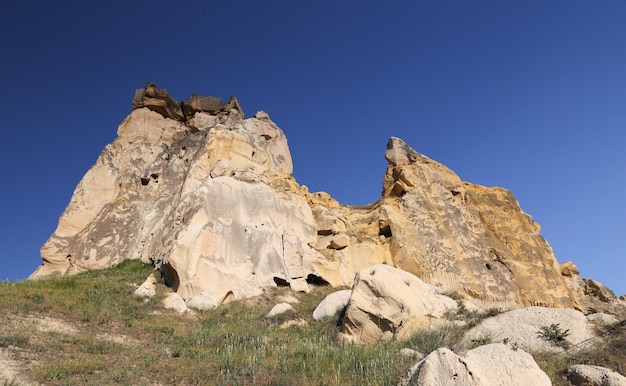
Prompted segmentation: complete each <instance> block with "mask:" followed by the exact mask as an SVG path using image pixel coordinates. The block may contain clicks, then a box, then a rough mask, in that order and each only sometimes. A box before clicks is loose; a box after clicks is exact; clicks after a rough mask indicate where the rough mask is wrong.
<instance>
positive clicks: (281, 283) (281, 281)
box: [274, 276, 289, 287]
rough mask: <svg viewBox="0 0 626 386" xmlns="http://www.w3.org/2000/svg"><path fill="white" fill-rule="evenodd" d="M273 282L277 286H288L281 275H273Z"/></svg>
mask: <svg viewBox="0 0 626 386" xmlns="http://www.w3.org/2000/svg"><path fill="white" fill-rule="evenodd" d="M274 283H276V285H277V286H279V287H289V282H288V281H287V280H285V279H283V278H281V277H277V276H274Z"/></svg>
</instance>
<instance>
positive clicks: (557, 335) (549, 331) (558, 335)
mask: <svg viewBox="0 0 626 386" xmlns="http://www.w3.org/2000/svg"><path fill="white" fill-rule="evenodd" d="M538 333H539V337H540V338H541V339H544V340H547V341H548V342H552V343H554V344H556V345H557V346H559V347H563V348H567V341H566V340H565V338H567V337H568V336H569V335H570V333H569V329H567V330H563V329H561V326H559V324H558V323H552V324H551V325H549V326H542V327H541V328H540V329H539V332H538Z"/></svg>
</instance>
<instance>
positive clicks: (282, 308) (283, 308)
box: [265, 303, 296, 318]
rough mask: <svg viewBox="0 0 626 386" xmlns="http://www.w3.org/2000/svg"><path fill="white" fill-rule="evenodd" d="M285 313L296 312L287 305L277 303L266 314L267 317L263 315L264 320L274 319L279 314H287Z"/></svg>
mask: <svg viewBox="0 0 626 386" xmlns="http://www.w3.org/2000/svg"><path fill="white" fill-rule="evenodd" d="M287 312H296V310H295V309H294V308H293V306H292V305H291V304H289V303H278V304H277V305H275V306H274V307H272V309H271V310H270V312H268V313H267V315H265V317H266V318H274V317H276V316H278V315H281V314H284V313H287Z"/></svg>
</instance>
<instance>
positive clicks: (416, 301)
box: [341, 264, 457, 344]
mask: <svg viewBox="0 0 626 386" xmlns="http://www.w3.org/2000/svg"><path fill="white" fill-rule="evenodd" d="M456 307H457V303H456V301H454V300H452V299H451V298H449V297H447V296H445V295H443V294H442V293H441V290H439V289H438V288H436V287H434V286H431V285H428V284H426V283H424V282H423V281H421V280H420V279H418V278H417V277H415V276H414V275H412V274H410V273H408V272H404V271H402V270H400V269H398V268H394V267H391V266H388V265H384V264H378V265H374V266H372V267H369V268H365V269H363V270H361V271H359V273H358V274H357V276H356V279H355V282H354V286H353V287H352V294H351V296H350V301H349V302H348V306H347V308H346V312H345V315H344V317H343V320H342V330H341V337H342V338H343V339H345V340H347V341H350V342H354V343H357V344H374V343H378V342H381V341H389V340H391V339H392V338H394V337H395V338H397V339H399V340H404V339H408V338H410V336H411V335H412V334H413V333H415V332H416V331H418V330H420V329H423V328H426V327H428V326H429V325H430V324H431V323H432V322H433V321H435V320H437V319H440V318H442V317H443V316H444V314H445V313H446V312H448V311H450V310H454V309H456Z"/></svg>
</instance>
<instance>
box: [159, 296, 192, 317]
mask: <svg viewBox="0 0 626 386" xmlns="http://www.w3.org/2000/svg"><path fill="white" fill-rule="evenodd" d="M163 308H165V309H167V310H174V311H176V312H178V313H179V314H184V313H185V312H186V311H187V304H185V301H184V300H183V298H181V297H180V295H178V294H177V293H170V294H167V295H166V296H165V298H164V299H163Z"/></svg>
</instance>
